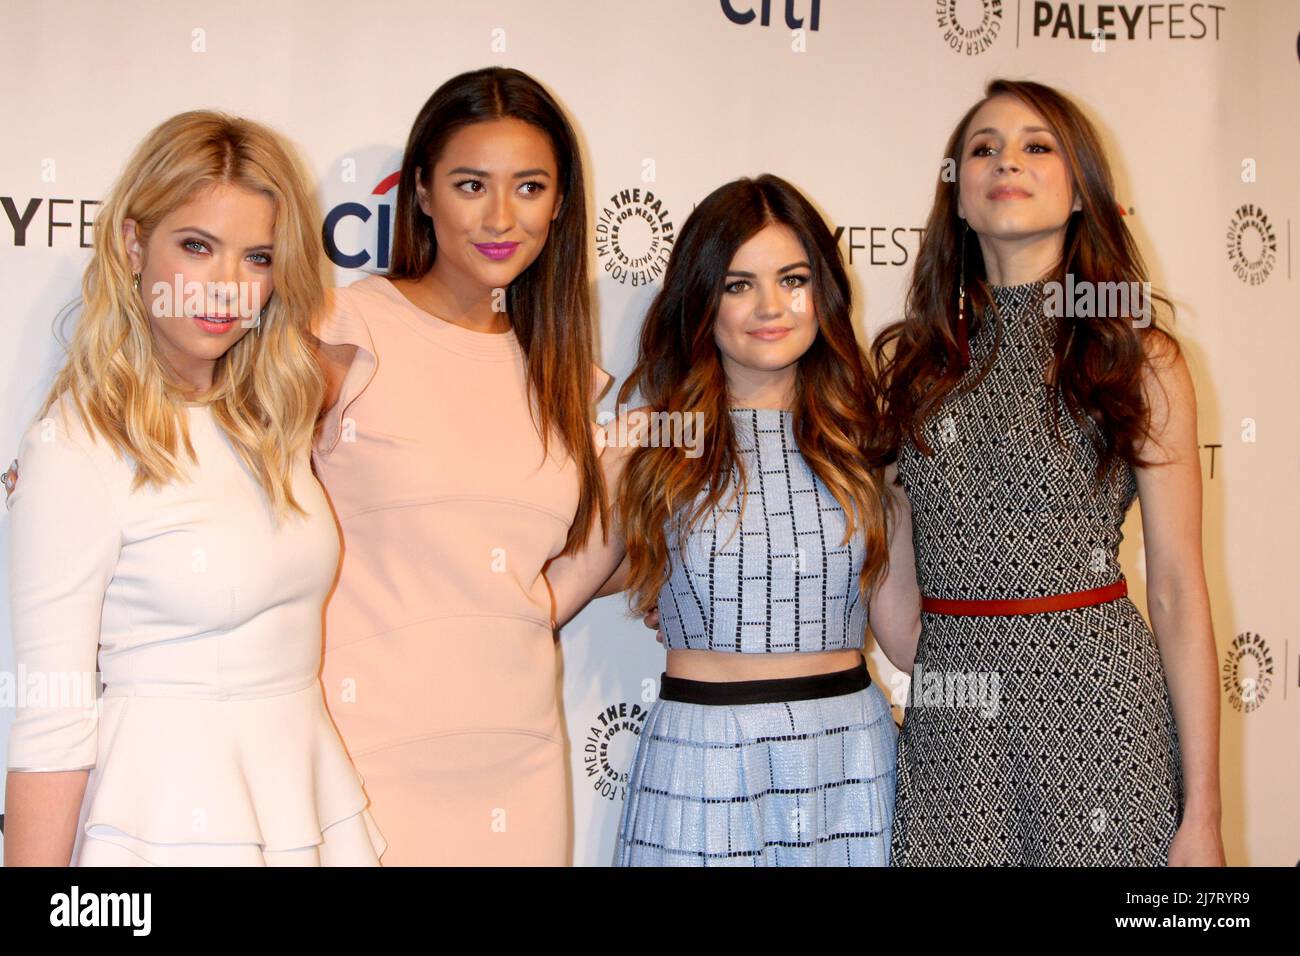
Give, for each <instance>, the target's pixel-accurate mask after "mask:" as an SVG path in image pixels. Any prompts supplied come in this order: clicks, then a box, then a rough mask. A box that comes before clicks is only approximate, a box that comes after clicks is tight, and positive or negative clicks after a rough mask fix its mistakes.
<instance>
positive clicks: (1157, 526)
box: [1137, 336, 1223, 865]
mask: <svg viewBox="0 0 1300 956" xmlns="http://www.w3.org/2000/svg"><path fill="white" fill-rule="evenodd" d="M1156 338H1157V337H1155V336H1152V345H1150V346H1148V352H1149V353H1150V354H1151V355H1152V368H1151V370H1150V371H1149V372H1148V373H1147V375H1146V377H1145V380H1144V391H1145V393H1146V396H1147V401H1148V402H1149V403H1150V408H1151V435H1150V438H1149V439H1148V440H1147V442H1146V444H1145V446H1144V447H1143V448H1142V449H1140V452H1141V454H1142V456H1143V457H1144V458H1146V459H1149V460H1151V461H1152V462H1153V464H1152V465H1150V466H1149V467H1144V468H1139V469H1138V471H1137V483H1138V495H1139V498H1140V501H1141V505H1142V531H1143V537H1144V538H1145V542H1146V566H1147V606H1148V609H1149V612H1150V614H1151V623H1152V628H1153V630H1154V631H1155V635H1156V642H1157V644H1158V645H1159V648H1160V656H1161V659H1162V661H1163V663H1164V668H1165V673H1166V675H1167V678H1168V682H1169V692H1170V697H1171V699H1172V702H1173V709H1174V718H1175V720H1176V721H1177V724H1178V738H1179V746H1180V748H1181V756H1182V764H1183V778H1184V787H1185V806H1184V823H1185V826H1187V827H1190V828H1191V830H1192V831H1195V835H1196V837H1197V838H1196V839H1195V840H1192V841H1190V842H1189V843H1188V844H1187V846H1186V847H1185V849H1186V848H1188V847H1190V848H1191V849H1193V850H1195V852H1191V853H1190V855H1189V856H1188V857H1187V858H1185V859H1184V860H1182V861H1181V862H1190V863H1195V864H1199V865H1207V864H1213V863H1216V862H1217V863H1222V855H1223V850H1222V845H1221V843H1220V841H1219V818H1220V797H1219V690H1218V683H1217V674H1216V671H1217V666H1216V652H1215V646H1214V631H1213V627H1212V624H1211V620H1210V600H1209V594H1208V591H1207V588H1206V584H1205V568H1204V562H1203V560H1202V557H1201V467H1200V459H1199V457H1198V453H1197V440H1196V394H1195V390H1194V388H1193V386H1192V379H1191V375H1190V374H1189V373H1188V370H1187V363H1186V362H1185V361H1183V359H1182V357H1181V356H1177V357H1174V356H1173V355H1172V352H1171V350H1169V349H1167V348H1162V347H1161V346H1160V345H1158V344H1156V341H1155V340H1156ZM1182 833H1183V831H1180V837H1181V835H1182ZM1216 848H1217V857H1218V859H1217V860H1214V859H1211V858H1210V857H1211V856H1214V855H1215V854H1216ZM1178 855H1180V854H1179V851H1178V850H1177V849H1176V848H1171V850H1170V862H1171V863H1174V862H1179V861H1178V860H1176V859H1175V858H1176V856H1178Z"/></svg>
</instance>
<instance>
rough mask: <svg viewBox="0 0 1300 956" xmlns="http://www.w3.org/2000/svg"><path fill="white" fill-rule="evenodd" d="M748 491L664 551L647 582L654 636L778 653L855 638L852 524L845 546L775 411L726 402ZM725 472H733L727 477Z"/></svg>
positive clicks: (858, 560) (673, 527)
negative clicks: (655, 586)
mask: <svg viewBox="0 0 1300 956" xmlns="http://www.w3.org/2000/svg"><path fill="white" fill-rule="evenodd" d="M730 411H731V423H732V426H733V427H734V429H735V433H736V442H737V447H738V450H739V454H740V456H741V458H742V459H743V461H744V466H745V475H746V484H747V488H748V493H747V495H746V496H745V507H744V516H743V523H742V525H741V527H740V529H739V530H738V531H737V530H736V520H737V518H738V517H739V516H740V501H739V499H738V498H737V499H736V500H730V501H729V500H728V498H729V497H730V495H724V497H723V504H725V505H728V507H727V509H726V510H721V509H719V508H716V507H715V508H714V509H713V511H712V513H711V514H706V515H705V516H704V517H703V518H702V519H701V521H700V522H699V524H698V525H697V527H695V528H694V529H692V530H691V532H690V533H689V534H688V536H687V538H686V548H685V554H684V555H683V554H680V553H678V552H677V549H676V541H677V537H676V535H677V524H678V522H680V521H681V520H682V518H683V516H682V514H681V513H679V514H678V516H677V517H676V518H674V520H673V521H672V522H670V523H669V527H668V528H666V529H665V531H666V534H667V535H668V543H669V547H670V553H671V554H672V567H671V569H670V574H669V579H668V581H667V583H665V584H664V586H663V588H662V589H661V590H660V592H659V627H660V629H661V630H662V632H663V636H664V646H665V647H668V648H671V649H682V650H708V651H739V652H743V653H758V654H763V653H788V652H791V651H833V650H840V649H842V648H854V647H857V648H860V647H862V643H863V632H864V630H865V628H866V623H867V605H866V601H865V599H864V598H863V596H862V593H861V588H860V587H859V585H858V575H859V574H860V573H861V571H862V562H863V559H864V557H865V550H866V546H865V539H864V536H863V534H862V529H861V528H859V529H858V530H857V531H856V532H855V534H854V536H853V537H852V538H850V539H849V542H848V544H841V542H842V541H843V540H844V529H845V516H844V512H843V510H842V509H841V508H840V506H839V503H838V502H837V501H836V500H835V498H834V497H833V496H832V495H831V493H830V490H829V489H828V488H827V487H826V485H825V484H824V483H823V482H822V480H821V479H820V478H818V477H817V476H816V475H815V474H814V473H813V471H812V469H811V468H810V467H809V466H808V463H807V462H806V461H805V460H804V457H803V455H801V454H800V453H799V449H798V448H797V447H795V441H794V424H793V421H794V417H793V414H792V413H791V412H788V411H784V410H782V409H775V408H773V409H767V408H764V409H755V408H733V409H731V410H730ZM732 480H733V482H734V481H735V480H736V478H735V476H734V475H733V479H732Z"/></svg>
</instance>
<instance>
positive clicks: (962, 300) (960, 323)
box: [957, 219, 970, 368]
mask: <svg viewBox="0 0 1300 956" xmlns="http://www.w3.org/2000/svg"><path fill="white" fill-rule="evenodd" d="M968 232H970V223H968V222H967V221H966V220H965V219H963V220H962V228H961V270H960V272H959V273H958V275H957V345H958V347H959V348H960V349H961V361H962V366H963V367H967V368H968V367H969V366H970V335H969V332H968V330H967V328H966V233H968Z"/></svg>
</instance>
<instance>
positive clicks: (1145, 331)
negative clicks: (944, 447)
mask: <svg viewBox="0 0 1300 956" xmlns="http://www.w3.org/2000/svg"><path fill="white" fill-rule="evenodd" d="M1003 95H1008V96H1014V97H1016V98H1018V99H1019V100H1021V101H1022V102H1023V103H1024V104H1025V105H1027V106H1028V107H1030V108H1031V109H1033V110H1034V111H1036V112H1037V113H1038V114H1039V115H1040V116H1042V117H1043V119H1044V120H1045V121H1046V123H1047V125H1048V127H1050V128H1051V130H1052V131H1053V133H1055V135H1056V138H1057V141H1058V142H1059V143H1060V144H1061V151H1062V153H1063V157H1064V159H1065V164H1066V167H1067V169H1068V170H1069V172H1070V179H1071V183H1072V188H1073V192H1074V194H1075V195H1077V196H1078V197H1079V199H1080V201H1081V203H1082V208H1081V209H1080V210H1078V211H1077V212H1073V213H1071V214H1070V219H1069V221H1068V222H1067V224H1066V230H1065V243H1064V247H1063V250H1062V255H1061V260H1060V262H1059V263H1057V265H1056V267H1055V269H1054V270H1053V271H1052V274H1051V275H1050V276H1048V278H1049V279H1053V280H1055V281H1058V282H1062V283H1064V282H1065V276H1066V274H1067V273H1072V274H1073V275H1074V279H1075V283H1076V285H1077V284H1079V283H1081V282H1091V283H1101V282H1125V283H1145V282H1146V281H1147V275H1148V273H1147V269H1146V266H1145V264H1144V263H1143V261H1142V255H1141V253H1140V252H1139V251H1138V248H1137V243H1136V242H1134V240H1133V236H1132V234H1131V233H1130V232H1129V230H1128V227H1127V226H1126V225H1125V224H1124V219H1123V216H1122V215H1121V213H1120V206H1119V202H1118V201H1117V200H1116V198H1115V183H1114V179H1113V177H1112V176H1111V171H1110V164H1109V163H1108V162H1107V159H1106V153H1105V151H1104V150H1103V149H1102V146H1101V138H1100V137H1099V136H1098V135H1097V131H1096V129H1095V128H1094V127H1093V125H1092V123H1091V122H1089V121H1088V118H1087V117H1086V116H1084V114H1083V112H1082V110H1080V109H1079V107H1078V106H1077V105H1076V104H1074V103H1073V102H1071V101H1070V99H1069V98H1067V97H1066V96H1065V95H1063V94H1062V93H1060V92H1059V91H1057V90H1055V89H1053V88H1052V87H1050V86H1044V85H1043V84H1041V83H1032V82H1026V81H1017V80H1006V79H995V80H992V81H990V82H989V84H988V86H987V87H986V89H985V91H984V97H983V99H981V100H980V101H979V102H978V103H976V104H975V105H973V106H972V107H971V108H970V109H969V110H967V111H966V114H965V115H964V116H963V117H962V118H961V120H960V121H959V122H958V123H957V126H956V128H955V129H954V130H953V131H952V134H951V135H950V136H949V137H948V145H947V147H946V148H945V149H944V157H945V161H944V163H943V168H945V169H952V170H957V172H958V175H956V176H949V177H945V176H944V175H942V173H941V174H940V176H939V178H938V180H937V182H936V184H935V191H934V204H933V205H932V206H931V208H930V216H929V219H928V220H927V221H926V225H925V235H924V237H923V238H922V240H921V247H920V251H919V253H918V255H917V260H916V268H915V270H914V271H913V273H912V280H911V287H910V288H909V290H908V294H907V303H906V306H905V308H904V318H903V319H902V321H900V322H896V323H894V324H893V325H890V326H888V327H887V328H885V329H884V330H883V331H881V333H880V334H879V335H878V336H877V338H876V341H875V344H874V346H873V354H874V357H875V360H876V366H877V368H878V369H879V371H880V376H881V387H882V390H883V392H884V395H885V402H886V412H887V414H886V421H887V423H888V425H889V426H890V429H891V432H892V433H893V436H894V439H895V441H901V440H902V439H903V438H908V439H910V440H911V441H912V442H913V443H914V444H915V445H916V447H917V448H918V449H920V450H921V451H922V452H924V453H926V454H929V453H930V452H931V451H932V449H931V448H930V446H929V444H928V442H927V441H926V440H925V436H924V434H923V430H924V427H925V424H926V422H927V421H929V420H930V419H931V418H932V417H933V416H934V415H935V413H936V411H937V410H938V408H939V406H940V405H941V404H942V403H943V401H944V400H945V399H946V398H947V397H948V395H949V394H951V393H952V392H953V391H954V389H956V388H957V386H958V383H959V382H960V381H961V380H962V378H963V377H964V375H965V371H966V370H965V368H964V366H963V363H962V361H961V354H960V347H959V342H958V338H957V300H958V275H959V273H960V272H961V270H962V261H961V250H962V248H963V243H962V230H964V229H965V228H966V223H965V221H964V220H962V219H961V217H960V216H958V215H957V189H958V183H959V182H960V178H961V177H960V168H961V162H962V160H963V158H964V153H965V149H964V147H965V143H966V131H967V129H968V128H969V126H970V122H971V120H972V118H974V116H975V114H976V113H977V112H978V111H979V109H980V107H982V106H983V105H984V104H985V103H987V102H988V101H989V100H990V99H991V98H992V97H995V96H1003ZM964 248H965V250H966V256H965V274H966V315H967V317H968V319H969V320H970V334H971V335H972V336H974V335H975V334H976V333H977V332H978V331H979V329H980V327H981V325H983V323H984V321H985V315H986V314H992V312H993V311H994V309H995V306H994V303H993V295H992V292H991V291H990V288H989V284H988V278H987V275H988V273H987V271H986V270H985V266H984V257H983V254H982V253H981V251H980V246H979V242H978V241H976V239H975V237H974V235H973V234H972V235H970V236H968V237H967V242H966V243H965V246H964ZM1152 299H1153V300H1154V301H1155V302H1158V303H1160V304H1161V305H1162V306H1163V307H1164V309H1166V310H1167V311H1168V312H1169V314H1170V315H1172V314H1173V305H1172V303H1170V301H1169V300H1168V299H1167V298H1166V297H1165V296H1163V295H1158V294H1157V295H1152ZM1131 311H1132V310H1131V309H1130V312H1131ZM1135 317H1136V316H1133V315H1110V316H1103V317H1091V318H1074V317H1062V318H1060V319H1058V324H1057V330H1056V339H1055V343H1054V346H1053V358H1052V363H1051V367H1050V369H1049V372H1050V374H1049V376H1048V380H1049V384H1050V385H1051V388H1052V390H1053V392H1054V393H1055V394H1056V395H1057V396H1059V398H1060V399H1061V400H1062V402H1063V404H1064V406H1065V408H1066V411H1067V413H1068V414H1069V416H1070V418H1071V419H1072V420H1073V421H1074V422H1075V423H1076V424H1077V425H1078V426H1079V427H1080V428H1081V429H1082V430H1083V432H1084V433H1085V434H1086V435H1087V436H1088V440H1089V442H1090V444H1091V445H1092V447H1093V450H1094V452H1095V456H1096V470H1095V472H1094V475H1093V479H1094V481H1096V482H1100V481H1101V480H1102V479H1103V478H1104V476H1105V475H1106V473H1107V472H1108V471H1109V470H1110V467H1111V466H1112V465H1113V464H1114V463H1115V461H1116V460H1117V459H1122V460H1124V461H1126V462H1128V463H1129V464H1130V465H1141V464H1145V462H1143V461H1141V460H1140V459H1139V457H1138V448H1139V447H1140V445H1141V443H1142V442H1143V441H1144V440H1145V439H1146V438H1147V437H1148V435H1149V433H1150V409H1149V408H1148V406H1147V402H1146V401H1145V399H1144V396H1143V392H1142V378H1143V375H1142V373H1143V371H1144V369H1145V368H1146V366H1147V364H1148V361H1149V360H1148V358H1147V347H1148V346H1153V347H1154V348H1157V349H1159V350H1160V353H1161V354H1162V355H1170V354H1177V350H1178V345H1177V342H1175V341H1174V339H1173V337H1172V336H1171V335H1169V334H1168V333H1167V332H1165V331H1163V330H1162V329H1160V328H1159V327H1158V325H1157V323H1156V321H1155V318H1154V315H1151V316H1149V318H1150V319H1151V321H1150V324H1149V326H1147V327H1143V328H1139V327H1135V324H1134V321H1133V319H1134V318H1135ZM1152 336H1156V337H1158V338H1157V340H1156V341H1152V340H1151V338H1150V337H1152ZM996 354H997V347H996V345H995V347H994V349H993V350H992V352H991V354H990V355H989V357H988V359H987V361H986V362H985V363H984V365H983V366H982V367H981V368H980V369H978V370H977V374H976V375H974V376H972V379H973V380H972V381H971V382H970V383H969V385H967V386H966V387H968V388H973V387H974V385H975V384H977V383H978V381H979V380H980V379H982V378H983V376H984V375H985V374H987V372H988V369H989V368H990V367H991V365H992V362H993V359H994V356H996ZM1051 407H1052V410H1053V414H1055V413H1056V412H1057V402H1055V401H1053V402H1052V404H1051ZM1055 426H1056V428H1057V432H1058V434H1059V433H1060V432H1059V430H1060V421H1059V419H1058V420H1057V421H1056V422H1055Z"/></svg>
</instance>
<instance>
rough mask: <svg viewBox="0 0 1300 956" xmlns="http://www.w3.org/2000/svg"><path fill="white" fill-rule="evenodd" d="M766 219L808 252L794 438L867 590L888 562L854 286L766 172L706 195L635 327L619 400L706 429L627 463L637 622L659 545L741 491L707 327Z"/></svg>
mask: <svg viewBox="0 0 1300 956" xmlns="http://www.w3.org/2000/svg"><path fill="white" fill-rule="evenodd" d="M774 223H775V224H780V225H784V226H787V227H788V228H790V230H791V231H793V232H794V234H795V236H796V237H797V238H798V240H799V242H800V244H801V245H802V246H803V249H804V252H805V253H806V254H807V257H808V262H809V264H810V265H811V266H812V270H811V272H812V281H811V283H810V286H811V289H810V292H811V300H812V305H813V308H814V309H815V315H816V318H817V328H818V332H817V337H816V338H815V339H814V340H813V343H812V345H811V346H809V348H808V351H807V352H805V353H804V354H803V356H802V357H801V358H800V359H799V363H798V368H797V370H796V376H795V378H796V397H795V402H794V408H793V409H792V412H793V425H794V435H795V441H796V443H797V445H798V448H799V451H800V452H801V453H802V455H803V457H804V458H805V459H806V460H807V462H808V464H809V466H810V467H811V468H812V470H813V472H814V473H815V474H816V475H817V476H818V477H819V478H820V479H821V480H822V481H823V482H824V483H825V484H826V486H827V488H828V489H829V490H830V492H831V494H832V495H833V496H834V497H835V500H836V501H837V502H839V505H840V507H841V508H842V509H843V510H844V514H845V517H846V524H847V528H846V534H845V539H844V543H847V542H848V540H849V538H850V537H852V536H853V535H854V533H855V531H861V532H862V533H863V534H864V537H865V545H866V557H865V560H864V562H863V567H862V572H861V584H862V588H863V591H864V592H866V591H869V590H870V588H871V586H872V584H873V583H874V581H875V580H876V579H877V577H878V576H879V575H880V574H881V573H882V572H883V570H884V568H885V563H886V561H887V559H888V555H887V547H886V542H887V529H886V520H887V515H886V511H885V505H884V502H883V499H882V495H883V492H884V485H883V479H882V471H881V462H882V460H883V458H884V456H885V454H886V452H887V447H886V446H883V445H881V444H880V437H881V428H880V421H879V410H878V395H877V391H876V381H875V376H874V375H873V373H872V371H871V367H870V365H869V363H868V361H867V356H866V354H865V352H864V351H863V349H862V347H861V346H860V345H859V344H858V341H857V339H856V337H855V336H854V332H853V324H852V320H851V314H852V290H851V289H850V287H849V280H848V276H847V275H846V274H845V271H844V265H843V263H842V262H841V260H840V252H839V247H838V246H837V245H836V244H835V239H834V237H833V236H832V235H831V232H830V230H829V229H828V228H827V227H826V223H825V222H824V221H823V219H822V217H821V216H820V215H819V214H818V213H817V211H816V209H814V208H813V206H812V204H811V203H809V202H808V200H807V199H805V198H804V197H803V196H802V195H801V194H800V193H799V191H798V190H797V189H795V188H794V187H793V186H791V185H790V184H789V183H787V182H786V181H784V180H782V179H779V178H777V177H776V176H771V175H764V176H759V177H758V178H757V179H738V180H736V181H734V182H731V183H727V184H726V185H724V186H721V187H719V188H718V189H716V190H714V191H713V192H712V193H710V194H709V195H708V196H707V197H706V198H705V199H704V201H703V202H701V203H700V204H699V205H698V206H697V207H696V208H695V210H694V211H693V212H692V213H691V214H690V216H689V217H688V218H687V220H686V223H685V225H684V226H683V227H682V230H681V232H680V233H678V236H677V243H676V245H675V247H674V248H673V251H672V255H671V256H670V257H669V260H668V267H667V270H666V272H665V274H664V283H663V288H662V289H661V290H660V292H659V294H658V295H657V296H656V297H655V299H654V302H653V303H652V304H651V305H650V310H649V312H648V313H647V315H646V318H645V324H644V325H643V327H642V329H641V345H640V352H639V355H638V358H637V363H636V367H635V368H633V370H632V372H631V374H630V376H629V377H628V379H627V381H626V382H624V384H623V387H622V388H621V389H620V390H619V396H618V401H619V405H620V406H624V405H627V404H628V403H629V401H630V399H631V397H632V396H633V395H634V394H638V395H639V396H640V397H641V399H642V404H644V405H645V406H646V407H648V408H649V409H651V410H653V411H657V412H669V413H672V412H680V413H683V414H684V415H694V414H695V413H697V412H700V413H703V416H704V423H705V424H704V434H703V442H702V449H701V454H700V455H699V456H698V457H694V458H692V457H688V456H687V455H685V454H684V453H683V451H682V449H680V448H672V447H661V448H655V447H639V448H636V449H635V450H634V451H632V452H631V453H630V454H629V456H628V460H627V464H626V468H625V471H624V474H623V478H622V481H621V484H620V487H619V495H618V502H617V510H618V520H619V524H620V526H621V528H622V532H623V536H624V540H625V541H626V544H627V552H628V555H629V562H630V564H629V573H628V581H627V590H628V594H629V601H630V602H631V603H632V606H633V607H634V608H635V609H636V610H637V611H638V612H640V613H642V614H644V613H647V612H648V611H649V610H650V609H651V608H653V607H654V605H655V604H656V602H657V601H658V598H659V590H660V588H661V587H662V585H663V583H664V581H666V580H667V576H668V573H669V558H670V555H669V549H670V548H671V547H677V548H680V547H681V545H682V539H683V538H684V536H685V535H686V534H687V533H688V531H689V530H690V528H691V527H693V526H694V525H695V524H696V522H698V521H699V520H700V519H701V518H703V517H704V516H705V515H707V514H709V513H710V512H711V511H712V509H714V508H717V507H720V506H722V502H723V497H724V495H728V497H729V498H731V497H734V495H735V494H736V493H737V492H738V491H739V489H740V488H743V485H744V481H745V475H744V463H743V461H742V460H741V459H740V457H739V455H738V454H737V447H736V438H735V434H734V431H733V429H732V425H731V416H730V414H729V408H730V402H729V400H728V391H727V378H726V373H725V371H724V369H723V365H722V358H721V356H720V355H719V352H718V346H717V343H716V342H715V340H714V325H715V323H716V321H717V315H718V305H719V302H720V300H721V298H722V293H723V290H724V287H725V285H726V275H727V270H728V269H730V268H731V262H732V259H733V258H734V257H735V255H736V252H737V250H738V249H739V248H740V247H741V246H742V245H744V244H745V243H746V242H748V241H749V239H751V238H752V237H753V236H754V235H756V234H757V233H758V232H759V231H760V230H762V229H763V228H764V227H765V226H768V225H770V224H774ZM733 469H734V471H733ZM733 474H736V475H738V476H739V482H738V483H735V484H733V482H732V476H733ZM729 492H730V494H728V493H729ZM740 500H741V507H742V509H743V507H744V499H743V497H741V499H740ZM671 522H676V523H677V528H678V531H679V537H678V538H677V540H676V541H675V542H670V541H669V540H668V533H667V528H668V527H669V525H670V523H671Z"/></svg>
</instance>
